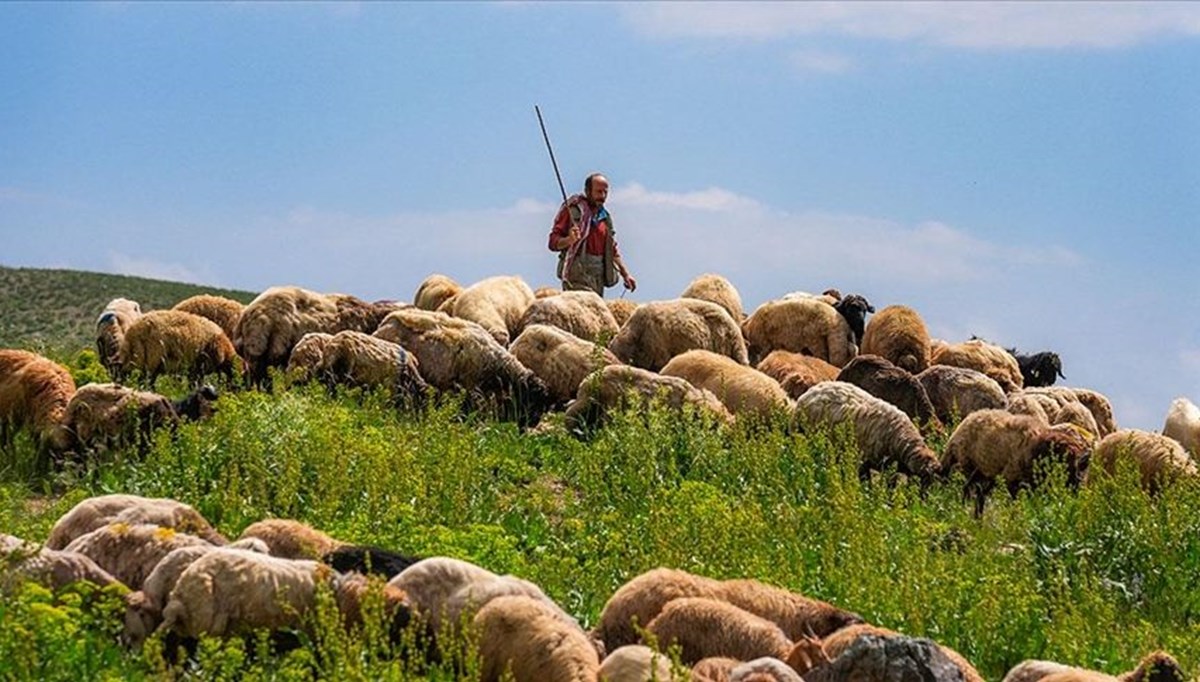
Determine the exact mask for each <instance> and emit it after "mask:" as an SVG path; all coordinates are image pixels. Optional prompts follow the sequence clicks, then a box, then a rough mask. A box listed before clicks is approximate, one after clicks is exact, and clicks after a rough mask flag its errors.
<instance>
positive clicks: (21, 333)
mask: <svg viewBox="0 0 1200 682" xmlns="http://www.w3.org/2000/svg"><path fill="white" fill-rule="evenodd" d="M196 294H214V295H217V296H224V297H226V298H232V299H234V300H235V301H241V302H242V303H249V302H250V301H251V300H253V299H254V297H255V296H256V295H257V294H255V293H252V292H249V291H235V290H231V289H218V288H216V287H206V286H200V285H196V284H183V283H181V282H165V281H162V280H156V279H146V278H143V277H128V276H125V275H109V274H104V273H99V272H82V271H79V270H43V269H38V268H8V267H4V266H0V348H33V349H41V348H46V349H58V350H66V351H74V350H79V349H82V348H91V347H92V345H93V344H94V343H95V325H96V318H97V317H98V316H99V315H100V313H101V312H102V311H103V310H104V306H105V304H107V303H108V302H109V301H111V300H112V299H114V298H118V297H124V298H129V299H133V300H135V301H137V302H138V303H140V304H141V306H142V310H143V311H147V310H162V309H166V308H170V307H171V306H173V305H175V304H176V303H178V302H179V301H182V300H183V299H185V298H187V297H189V296H194V295H196Z"/></svg>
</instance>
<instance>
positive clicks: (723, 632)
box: [646, 597, 792, 665]
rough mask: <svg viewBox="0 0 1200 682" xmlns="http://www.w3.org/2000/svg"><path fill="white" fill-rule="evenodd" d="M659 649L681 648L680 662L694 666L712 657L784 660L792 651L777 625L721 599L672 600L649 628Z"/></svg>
mask: <svg viewBox="0 0 1200 682" xmlns="http://www.w3.org/2000/svg"><path fill="white" fill-rule="evenodd" d="M646 631H647V632H648V633H649V634H651V635H653V636H654V637H655V641H656V642H657V644H658V646H659V647H660V648H661V649H663V650H666V649H668V648H669V647H672V646H676V645H678V646H679V647H680V649H681V651H680V655H679V660H680V661H681V662H683V663H684V664H686V665H694V664H695V663H697V662H699V661H700V660H701V659H704V658H709V657H713V656H722V657H729V658H734V659H737V660H739V661H749V660H752V659H755V658H760V657H762V656H773V657H775V658H781V659H782V658H785V657H786V656H787V655H788V653H789V652H790V651H791V649H792V640H790V639H788V637H787V635H786V634H784V632H783V630H781V629H780V628H779V626H778V625H776V624H775V623H772V622H771V621H769V620H767V619H766V618H762V617H760V616H756V615H754V614H753V613H750V612H749V611H745V610H743V609H740V608H738V607H736V606H734V605H733V604H730V603H729V602H726V601H721V600H719V599H708V598H704V597H682V598H679V599H673V600H671V601H669V602H667V604H666V605H665V606H663V608H662V610H661V611H660V612H659V613H658V615H656V616H655V617H654V618H653V620H651V621H650V622H649V623H648V624H647V625H646Z"/></svg>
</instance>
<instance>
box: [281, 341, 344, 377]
mask: <svg viewBox="0 0 1200 682" xmlns="http://www.w3.org/2000/svg"><path fill="white" fill-rule="evenodd" d="M332 340H333V334H326V333H325V332H309V333H307V334H305V335H304V336H302V337H300V340H299V341H298V342H296V347H295V348H293V349H292V352H291V354H290V355H289V356H288V362H287V375H288V377H290V378H291V380H292V381H293V382H295V383H301V384H302V383H306V382H309V381H312V380H314V379H316V378H317V377H319V376H320V374H321V368H322V367H324V366H325V349H326V348H327V347H328V346H329V342H330V341H332Z"/></svg>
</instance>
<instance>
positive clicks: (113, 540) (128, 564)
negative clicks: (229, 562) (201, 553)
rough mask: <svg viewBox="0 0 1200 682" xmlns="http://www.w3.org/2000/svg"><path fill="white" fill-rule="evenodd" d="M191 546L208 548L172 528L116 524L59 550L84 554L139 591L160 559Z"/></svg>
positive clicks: (206, 543) (77, 539) (87, 535)
mask: <svg viewBox="0 0 1200 682" xmlns="http://www.w3.org/2000/svg"><path fill="white" fill-rule="evenodd" d="M192 545H207V546H211V544H210V543H209V542H208V541H206V540H203V539H201V538H198V537H196V536H194V535H188V534H186V533H178V532H176V531H175V529H173V528H163V527H162V526H155V525H152V524H137V525H129V524H127V523H121V522H116V523H110V524H108V525H107V526H101V527H100V528H97V529H96V530H94V531H92V532H90V533H88V534H86V535H81V536H79V537H77V538H75V539H74V540H72V541H71V543H70V544H69V545H67V546H66V548H64V550H63V551H66V552H79V553H80V554H85V555H87V556H88V557H90V558H91V559H92V561H95V562H96V564H97V565H98V566H100V568H103V569H104V570H106V571H108V572H109V573H111V574H112V576H113V577H114V578H116V579H117V580H120V581H121V582H122V583H124V584H125V585H127V586H128V587H129V589H131V590H140V589H142V582H143V581H144V580H145V579H146V576H148V575H150V572H151V571H153V570H154V567H155V566H156V565H158V562H159V561H161V560H162V558H163V557H165V556H166V555H168V554H170V553H171V551H172V550H175V549H179V548H180V547H188V546H192Z"/></svg>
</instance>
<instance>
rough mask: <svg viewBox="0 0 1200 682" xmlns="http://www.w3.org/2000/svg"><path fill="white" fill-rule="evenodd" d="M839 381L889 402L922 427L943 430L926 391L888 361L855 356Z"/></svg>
mask: <svg viewBox="0 0 1200 682" xmlns="http://www.w3.org/2000/svg"><path fill="white" fill-rule="evenodd" d="M837 381H844V382H846V383H850V384H854V385H855V386H858V387H859V388H861V389H863V390H864V391H866V392H867V393H870V394H871V395H873V396H875V397H876V398H881V399H883V400H886V401H887V402H889V403H891V404H892V405H895V406H896V407H898V408H900V409H901V410H903V411H904V414H907V415H908V416H909V418H910V419H912V420H914V421H916V422H917V423H918V424H920V425H922V426H925V425H928V426H930V427H931V428H932V429H933V430H937V429H939V428H940V426H941V424H940V422H939V421H938V419H937V415H936V414H935V413H934V409H933V403H931V402H930V401H929V395H928V394H926V393H925V387H924V386H922V385H921V382H920V381H918V380H917V378H916V377H915V376H913V375H912V374H910V373H909V371H908V370H906V369H904V368H902V367H897V366H896V365H893V364H892V363H891V362H890V361H888V359H887V358H883V357H880V356H878V355H858V356H855V358H854V359H853V360H851V361H850V362H848V363H846V366H845V367H843V368H842V371H841V372H840V373H839V374H838V376H837Z"/></svg>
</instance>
